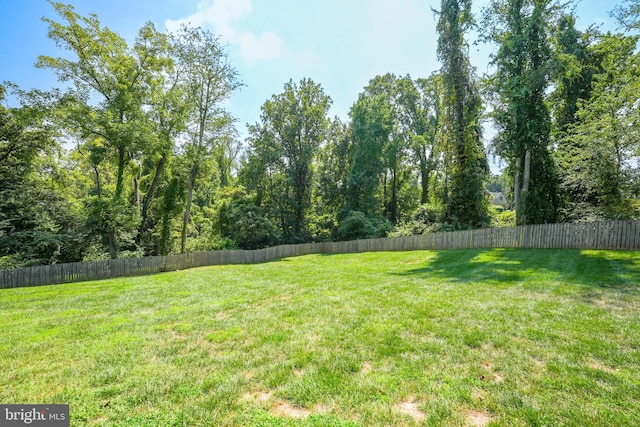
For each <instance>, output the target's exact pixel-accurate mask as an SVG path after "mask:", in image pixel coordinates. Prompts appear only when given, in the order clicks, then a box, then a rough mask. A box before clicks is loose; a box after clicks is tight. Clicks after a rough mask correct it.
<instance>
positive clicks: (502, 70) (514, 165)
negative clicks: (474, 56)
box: [483, 0, 557, 225]
mask: <svg viewBox="0 0 640 427" xmlns="http://www.w3.org/2000/svg"><path fill="white" fill-rule="evenodd" d="M555 7H556V5H555V4H554V3H553V2H552V1H550V0H493V1H492V2H491V4H490V5H489V7H488V8H487V9H485V11H484V25H483V28H484V36H485V38H486V39H488V40H489V41H492V42H494V43H495V44H497V46H498V52H497V53H496V55H495V56H494V58H493V61H492V64H493V65H494V66H495V67H496V71H495V73H494V75H493V76H491V79H490V82H489V91H490V99H491V101H492V103H493V109H494V112H493V119H494V122H495V124H496V126H497V128H498V134H497V136H496V137H495V139H494V141H493V145H494V149H495V150H496V153H497V154H498V155H500V156H501V157H502V158H504V159H506V160H507V162H508V163H509V168H508V171H509V174H510V176H511V177H512V182H513V200H514V205H515V207H516V222H517V224H519V225H524V224H529V223H532V224H535V223H545V222H553V221H555V219H556V209H557V182H556V173H555V167H554V163H553V159H552V158H551V154H550V152H549V148H550V144H551V117H550V113H549V109H548V106H547V103H546V99H545V96H546V95H545V93H546V90H547V88H548V86H549V82H550V78H551V73H552V65H553V64H552V57H551V48H550V40H549V35H548V34H549V26H550V25H552V23H553V21H554V10H555Z"/></svg>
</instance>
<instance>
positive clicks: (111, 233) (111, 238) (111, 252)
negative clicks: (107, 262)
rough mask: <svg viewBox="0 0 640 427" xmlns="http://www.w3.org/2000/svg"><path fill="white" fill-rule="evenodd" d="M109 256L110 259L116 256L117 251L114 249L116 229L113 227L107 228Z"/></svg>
mask: <svg viewBox="0 0 640 427" xmlns="http://www.w3.org/2000/svg"><path fill="white" fill-rule="evenodd" d="M109 256H110V257H111V259H116V258H117V257H118V252H117V251H116V231H115V230H114V228H113V227H110V228H109Z"/></svg>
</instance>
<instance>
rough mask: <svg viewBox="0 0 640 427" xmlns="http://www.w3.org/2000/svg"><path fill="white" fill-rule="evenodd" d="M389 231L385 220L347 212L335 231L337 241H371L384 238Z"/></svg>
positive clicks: (388, 224)
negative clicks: (375, 238)
mask: <svg viewBox="0 0 640 427" xmlns="http://www.w3.org/2000/svg"><path fill="white" fill-rule="evenodd" d="M390 231H391V223H389V221H388V220H387V219H386V218H380V217H373V218H372V217H367V216H366V215H365V214H364V212H359V211H349V213H347V215H346V216H345V217H344V218H343V219H342V221H340V225H339V226H338V229H337V230H336V238H337V239H338V240H355V239H371V238H374V237H384V236H386V235H387V233H389V232H390Z"/></svg>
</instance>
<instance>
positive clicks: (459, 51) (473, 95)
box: [437, 0, 489, 228]
mask: <svg viewBox="0 0 640 427" xmlns="http://www.w3.org/2000/svg"><path fill="white" fill-rule="evenodd" d="M473 25H474V22H473V18H472V15H471V0H442V2H441V9H440V11H439V19H438V25H437V31H438V34H439V37H438V58H439V59H440V61H441V62H442V70H441V76H442V87H443V99H442V111H443V116H442V126H443V132H444V133H443V135H444V138H445V140H446V145H447V146H448V147H449V150H450V152H449V156H450V160H449V164H450V165H451V170H450V172H449V173H450V178H449V185H448V192H447V197H446V200H445V206H446V216H447V220H448V221H450V222H452V223H456V224H458V225H459V226H460V227H463V228H467V227H480V226H482V225H484V224H486V223H487V221H488V216H487V206H486V202H485V199H484V188H483V181H484V179H485V178H486V176H487V174H488V171H489V169H488V163H487V160H486V155H485V153H484V147H483V145H482V140H481V125H480V117H481V111H482V103H481V99H480V95H479V90H478V86H477V83H476V79H475V77H474V75H473V68H472V67H471V64H470V63H469V55H468V45H467V43H466V41H465V39H464V35H465V33H466V32H467V31H469V30H470V29H471V28H472V26H473Z"/></svg>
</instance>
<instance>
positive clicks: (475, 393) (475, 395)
mask: <svg viewBox="0 0 640 427" xmlns="http://www.w3.org/2000/svg"><path fill="white" fill-rule="evenodd" d="M486 398H487V391H486V390H482V389H480V388H475V389H473V390H472V391H471V400H472V401H474V402H484V401H485V400H486Z"/></svg>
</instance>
